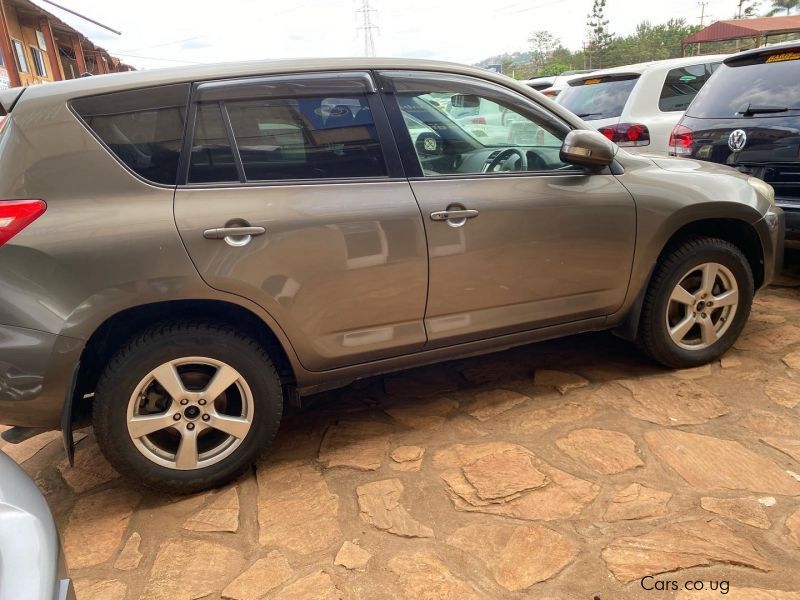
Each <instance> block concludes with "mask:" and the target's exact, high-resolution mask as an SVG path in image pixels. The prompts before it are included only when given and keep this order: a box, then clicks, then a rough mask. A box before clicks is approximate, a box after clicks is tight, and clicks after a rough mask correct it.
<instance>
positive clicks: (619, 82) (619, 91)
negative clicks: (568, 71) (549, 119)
mask: <svg viewBox="0 0 800 600" xmlns="http://www.w3.org/2000/svg"><path fill="white" fill-rule="evenodd" d="M637 81H639V75H614V76H610V75H606V76H598V77H591V76H590V77H587V78H583V79H578V80H575V81H570V82H569V84H568V85H567V87H566V88H565V89H564V91H562V92H561V93H560V94H559V95H558V100H556V102H558V103H559V104H560V105H561V106H563V107H564V108H566V109H567V110H570V111H572V112H574V113H575V114H576V115H578V116H579V117H580V118H581V119H583V120H584V121H596V120H598V119H611V118H616V117H619V116H620V115H621V114H622V111H623V110H625V104H627V102H628V98H629V97H630V95H631V92H632V91H633V88H634V86H636V82H637Z"/></svg>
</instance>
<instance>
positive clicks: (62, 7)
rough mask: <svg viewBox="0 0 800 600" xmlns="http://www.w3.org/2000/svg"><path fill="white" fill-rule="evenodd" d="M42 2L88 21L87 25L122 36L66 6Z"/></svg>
mask: <svg viewBox="0 0 800 600" xmlns="http://www.w3.org/2000/svg"><path fill="white" fill-rule="evenodd" d="M42 2H47V4H52V5H53V6H55V7H56V8H60V9H61V10H63V11H65V12H68V13H69V14H71V15H75V16H76V17H80V18H81V19H83V20H84V21H89V23H93V24H95V25H97V26H98V27H102V28H103V29H107V30H108V31H110V32H111V33H116V34H117V35H122V32H121V31H117V30H116V29H112V28H111V27H109V26H108V25H103V24H102V23H101V22H100V21H95V20H94V19H90V18H89V17H87V16H86V15H82V14H81V13H79V12H76V11H74V10H72V9H71V8H67V7H66V6H62V5H61V4H56V3H55V2H53V1H52V0H42Z"/></svg>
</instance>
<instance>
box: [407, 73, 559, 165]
mask: <svg viewBox="0 0 800 600" xmlns="http://www.w3.org/2000/svg"><path fill="white" fill-rule="evenodd" d="M471 91H473V90H471V89H470V88H469V87H465V88H463V89H460V90H459V89H455V88H454V89H453V90H452V91H449V92H442V91H436V92H398V93H396V94H395V96H396V98H397V101H398V105H399V108H400V112H401V114H402V115H403V122H404V123H405V125H406V128H407V130H408V134H409V135H410V137H411V142H412V144H413V145H414V149H415V150H416V153H417V158H418V159H419V163H420V166H421V167H422V173H423V175H426V176H437V175H462V174H480V173H490V174H498V173H505V172H519V171H554V170H561V169H570V168H572V167H570V166H569V165H566V164H565V163H563V162H561V160H560V158H559V153H560V150H561V145H562V142H563V139H564V136H565V134H566V131H565V130H564V128H563V126H562V127H560V126H558V125H557V124H556V123H555V122H553V121H551V120H548V119H547V118H546V117H545V116H544V115H540V114H538V113H537V111H536V110H535V109H533V107H531V110H530V111H528V110H525V109H520V108H518V107H517V106H516V105H514V104H513V103H512V102H511V101H508V103H507V104H506V99H504V98H501V97H500V96H498V95H494V94H491V97H490V95H489V94H487V95H484V94H483V92H481V93H480V95H478V94H470V93H467V94H465V93H464V92H471Z"/></svg>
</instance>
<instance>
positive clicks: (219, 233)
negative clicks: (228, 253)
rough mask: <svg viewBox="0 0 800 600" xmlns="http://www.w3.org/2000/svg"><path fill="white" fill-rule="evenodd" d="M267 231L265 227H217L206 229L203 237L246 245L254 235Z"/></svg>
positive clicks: (229, 243) (230, 244) (236, 244)
mask: <svg viewBox="0 0 800 600" xmlns="http://www.w3.org/2000/svg"><path fill="white" fill-rule="evenodd" d="M266 232H267V230H266V229H264V228H263V227H250V226H246V227H216V228H214V229H206V230H205V231H204V232H203V237H204V238H206V239H207V240H225V243H227V244H228V245H229V246H246V245H247V244H249V243H250V240H251V239H253V236H256V235H264V234H265V233H266Z"/></svg>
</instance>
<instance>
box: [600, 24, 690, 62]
mask: <svg viewBox="0 0 800 600" xmlns="http://www.w3.org/2000/svg"><path fill="white" fill-rule="evenodd" d="M697 29H698V27H697V26H693V25H688V24H687V23H686V20H685V19H670V20H669V21H667V22H666V23H660V24H658V25H653V24H651V23H650V22H649V21H642V22H641V23H639V25H637V26H636V31H635V32H634V33H633V34H631V35H629V36H625V37H616V38H614V40H613V42H612V43H611V45H610V46H609V48H608V50H607V52H606V58H607V64H606V66H616V65H626V64H632V63H638V62H645V61H650V60H664V59H666V58H677V57H679V56H680V55H681V40H683V38H685V37H686V36H687V35H691V34H692V33H694V32H695V31H697Z"/></svg>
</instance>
